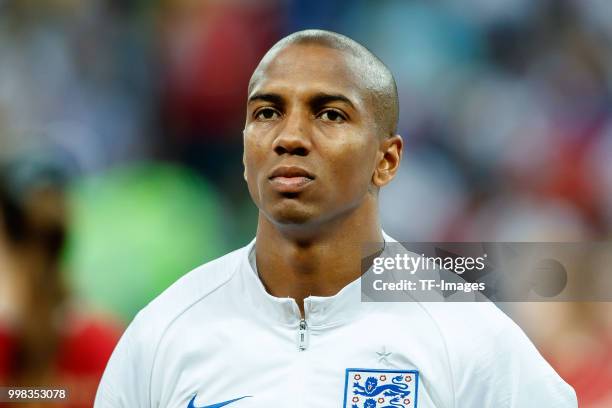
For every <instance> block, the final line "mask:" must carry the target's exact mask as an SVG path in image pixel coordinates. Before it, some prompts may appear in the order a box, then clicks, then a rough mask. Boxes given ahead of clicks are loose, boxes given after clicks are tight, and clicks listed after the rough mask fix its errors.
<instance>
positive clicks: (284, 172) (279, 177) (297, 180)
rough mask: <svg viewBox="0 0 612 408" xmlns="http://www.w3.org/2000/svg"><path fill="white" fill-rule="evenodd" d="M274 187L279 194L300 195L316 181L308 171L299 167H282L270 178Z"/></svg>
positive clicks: (274, 171) (275, 170)
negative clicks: (299, 193)
mask: <svg viewBox="0 0 612 408" xmlns="http://www.w3.org/2000/svg"><path fill="white" fill-rule="evenodd" d="M268 179H269V180H270V183H271V184H272V187H273V188H274V189H275V190H276V191H278V192H279V193H298V192H300V191H302V190H303V189H304V188H306V187H307V186H308V185H310V183H312V182H313V181H314V179H315V176H314V175H313V174H312V173H310V172H308V171H307V170H305V169H303V168H301V167H297V166H280V167H277V168H276V169H274V170H273V171H272V173H271V174H270V177H269V178H268Z"/></svg>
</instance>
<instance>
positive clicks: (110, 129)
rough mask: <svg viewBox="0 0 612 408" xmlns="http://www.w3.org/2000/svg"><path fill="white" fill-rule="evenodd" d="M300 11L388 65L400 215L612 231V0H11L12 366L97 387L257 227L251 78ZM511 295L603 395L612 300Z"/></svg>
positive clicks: (592, 407)
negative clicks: (248, 114)
mask: <svg viewBox="0 0 612 408" xmlns="http://www.w3.org/2000/svg"><path fill="white" fill-rule="evenodd" d="M304 28H325V29H330V30H333V31H337V32H340V33H343V34H346V35H348V36H350V37H352V38H354V39H355V40H357V41H359V42H361V43H363V44H364V45H366V46H367V47H369V48H370V49H371V50H372V51H374V53H376V54H377V55H378V56H379V57H380V58H381V59H382V60H383V61H385V62H386V63H387V64H388V66H389V67H390V68H391V70H392V71H393V73H394V75H395V77H396V80H397V83H398V87H399V93H400V105H401V118H400V133H401V134H402V135H403V136H404V140H405V142H406V148H405V154H404V160H403V163H402V167H401V171H400V174H399V177H398V178H397V179H396V180H395V181H394V182H393V183H392V184H391V185H390V186H388V187H387V188H386V189H384V190H383V192H382V194H381V213H382V219H383V225H384V227H385V229H386V231H387V232H388V233H389V234H390V235H392V236H394V237H395V238H397V239H398V240H406V241H593V240H600V241H601V240H608V241H609V240H610V239H611V238H612V237H611V235H612V234H611V232H612V101H611V91H612V87H611V85H612V46H611V44H612V2H610V1H609V0H574V1H571V0H542V1H537V2H534V1H529V0H439V1H425V0H423V1H408V0H397V1H393V0H386V1H374V0H370V1H366V0H354V1H331V0H326V1H323V0H310V1H296V0H224V1H220V0H216V1H212V0H105V1H103V0H87V1H82V0H0V384H12V385H16V384H23V385H33V384H70V385H72V386H73V388H74V389H76V390H78V392H77V393H78V395H76V396H75V399H74V401H77V402H79V403H78V404H77V403H75V404H73V405H71V406H90V405H91V398H92V396H93V393H94V392H95V387H96V384H97V381H98V379H99V376H100V374H101V372H102V370H103V368H104V365H105V363H106V359H107V358H108V356H109V355H110V352H111V351H112V349H113V347H114V345H115V342H116V341H117V339H118V336H119V335H120V334H121V332H122V330H123V328H124V327H125V325H126V324H127V323H128V322H129V321H130V319H131V318H133V316H134V315H135V313H136V312H137V311H138V310H139V309H140V308H142V307H143V306H144V305H146V303H147V302H148V301H150V300H151V299H152V298H153V297H155V296H156V295H157V294H159V293H160V292H161V291H162V290H163V289H164V288H166V287H167V286H168V285H169V284H170V283H172V282H173V281H175V280H176V279H177V278H178V277H180V276H181V275H182V274H184V273H185V272H187V271H188V270H190V269H191V268H193V267H195V266H197V265H199V264H202V263H204V262H206V261H208V260H210V259H212V258H215V257H217V256H220V255H222V254H224V253H226V252H228V251H229V250H232V249H235V248H238V247H240V246H243V245H245V244H246V243H247V242H249V241H250V240H251V239H252V237H253V236H254V233H255V226H256V216H257V211H256V208H255V207H254V205H253V204H252V203H251V200H250V198H249V196H248V191H247V189H246V186H245V184H244V182H243V179H242V163H241V155H242V128H243V124H244V110H245V100H246V86H247V82H248V79H249V76H250V74H251V72H252V70H253V69H254V67H255V66H256V65H257V62H258V60H259V58H261V56H262V55H263V54H264V53H265V51H266V50H267V49H268V48H269V47H270V46H271V45H272V44H273V43H275V42H276V41H277V40H278V39H280V38H281V37H282V36H284V35H286V34H288V33H291V32H293V31H296V30H300V29H304ZM608 265H610V264H608ZM610 268H611V269H612V267H610ZM504 309H505V310H506V311H507V312H508V313H509V314H511V316H512V317H513V318H514V319H515V320H516V321H517V322H518V323H519V324H520V325H521V326H522V327H523V329H524V330H525V331H526V332H527V334H528V335H529V336H530V338H531V339H532V340H533V341H534V342H535V344H536V345H537V347H538V349H539V350H540V352H541V353H542V354H543V355H544V356H545V357H546V358H547V359H548V361H549V362H550V363H551V364H553V366H554V367H555V368H556V369H557V371H558V372H559V373H560V374H561V376H562V377H563V378H564V379H565V380H566V381H568V382H569V383H570V384H572V385H573V386H574V388H575V389H576V391H577V393H578V398H579V402H580V406H581V407H583V408H603V407H612V306H611V305H610V303H603V302H600V303H595V302H593V303H588V302H582V303H546V304H544V303H540V304H532V303H529V304H526V303H525V304H510V305H504ZM79 404H80V405H79ZM20 406H24V405H22V404H20ZM46 406H48V405H46Z"/></svg>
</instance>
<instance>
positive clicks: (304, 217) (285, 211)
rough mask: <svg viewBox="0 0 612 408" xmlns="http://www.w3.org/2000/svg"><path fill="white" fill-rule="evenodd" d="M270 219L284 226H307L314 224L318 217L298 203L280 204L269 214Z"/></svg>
mask: <svg viewBox="0 0 612 408" xmlns="http://www.w3.org/2000/svg"><path fill="white" fill-rule="evenodd" d="M268 218H269V219H270V220H271V221H272V222H273V223H274V224H279V225H284V226H290V225H295V226H299V225H305V224H308V223H310V222H312V221H313V220H314V219H315V218H316V216H315V214H314V213H313V212H312V211H311V210H310V209H308V208H307V207H306V206H305V205H303V204H301V203H296V202H289V203H287V202H285V203H279V204H278V205H276V206H275V208H272V209H271V211H269V212H268Z"/></svg>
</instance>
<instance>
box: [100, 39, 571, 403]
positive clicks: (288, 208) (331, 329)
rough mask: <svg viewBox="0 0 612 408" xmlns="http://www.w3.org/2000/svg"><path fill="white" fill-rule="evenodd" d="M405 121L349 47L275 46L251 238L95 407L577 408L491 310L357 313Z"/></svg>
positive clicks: (168, 311) (136, 326) (388, 88)
mask: <svg viewBox="0 0 612 408" xmlns="http://www.w3.org/2000/svg"><path fill="white" fill-rule="evenodd" d="M397 118H398V103H397V91H396V86H395V82H394V79H393V76H392V75H391V73H390V72H389V70H388V69H387V68H386V67H385V66H384V64H383V63H382V62H381V61H380V60H378V59H377V58H376V57H375V56H374V55H372V54H371V53H370V52H369V51H368V50H367V49H365V48H364V47H362V46H361V45H359V44H357V43H356V42H354V41H353V40H351V39H349V38H347V37H344V36H341V35H339V34H335V33H331V32H327V31H320V30H308V31H302V32H298V33H294V34H292V35H290V36H288V37H286V38H284V39H283V40H281V41H280V42H279V43H277V44H276V45H275V46H274V47H272V49H271V50H270V51H268V53H267V54H266V55H265V56H264V58H263V59H262V61H261V63H260V64H259V66H258V67H257V69H256V70H255V72H254V74H253V76H252V78H251V81H250V84H249V89H248V102H247V118H246V125H245V129H244V167H245V171H244V176H245V179H246V181H247V184H248V187H249V192H250V194H251V197H252V198H253V201H254V202H255V204H256V205H257V206H258V208H259V219H258V227H257V237H256V240H254V241H253V242H252V243H251V244H249V245H248V246H246V247H245V248H242V249H239V250H237V251H235V252H232V253H230V254H228V255H226V256H224V257H222V258H220V259H217V260H215V261H213V262H210V263H208V264H206V265H204V266H202V267H200V268H197V269H196V270H194V271H192V272H190V273H189V274H187V275H186V276H184V277H183V278H181V279H180V280H179V281H178V282H177V283H175V284H174V285H173V286H172V287H170V288H169V289H168V290H167V291H165V292H164V293H163V294H162V295H161V296H159V297H158V298H157V299H156V300H154V301H153V302H152V303H151V304H149V305H148V306H147V307H146V308H145V309H144V310H142V311H141V312H140V313H139V314H138V316H137V317H136V318H135V320H134V321H133V322H132V324H131V325H130V327H129V328H128V329H127V331H126V333H125V334H124V336H123V338H122V340H121V341H120V344H119V345H118V347H117V349H116V350H115V352H114V354H113V357H112V358H111V360H110V362H109V365H108V368H107V370H106V372H105V374H104V378H103V380H102V383H101V385H100V388H99V390H98V395H97V399H96V407H100V408H101V407H125V408H127V407H129V408H135V407H168V408H170V407H172V408H179V407H180V408H207V407H208V408H211V407H222V406H226V405H231V406H232V407H236V408H239V407H245V408H247V407H326V408H327V407H340V406H342V407H350V408H362V407H371V408H372V407H421V408H422V407H440V408H442V407H449V408H450V407H463V408H465V407H479V408H480V407H496V408H497V407H518V406H521V407H549V406H550V407H575V406H576V400H575V395H574V392H573V390H572V389H571V388H570V387H569V386H568V385H567V384H565V383H564V382H563V381H562V380H561V379H560V378H559V377H558V376H557V374H556V373H555V372H554V371H553V370H552V368H551V367H550V366H549V365H548V364H547V363H546V362H545V361H544V360H543V359H542V357H541V356H540V355H539V354H538V352H537V351H536V350H535V348H534V347H533V346H532V345H531V343H530V342H529V340H528V339H527V338H526V336H525V335H524V334H523V333H522V332H521V330H520V329H519V328H518V327H517V326H516V325H515V324H514V323H513V322H512V321H511V320H510V319H508V318H507V317H506V316H505V315H504V314H503V313H501V312H500V311H499V310H498V309H497V308H496V307H495V306H494V305H492V304H490V303H462V304H450V303H427V302H406V303H367V302H361V297H360V285H359V277H360V275H361V269H360V259H361V257H362V254H361V247H360V245H358V244H359V243H362V242H383V241H391V238H389V237H386V236H384V235H383V232H382V231H381V228H380V224H379V219H378V214H377V197H378V190H379V189H380V188H381V187H383V186H384V185H385V184H387V183H389V182H390V181H391V180H392V179H393V177H394V176H395V174H396V171H397V169H398V166H399V163H400V159H401V153H402V139H401V137H400V136H399V135H397V134H396V124H397Z"/></svg>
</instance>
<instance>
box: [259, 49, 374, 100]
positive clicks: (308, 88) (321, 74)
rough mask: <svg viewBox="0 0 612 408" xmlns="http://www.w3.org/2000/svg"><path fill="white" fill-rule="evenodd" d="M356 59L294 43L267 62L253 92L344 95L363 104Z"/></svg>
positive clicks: (337, 52) (344, 53) (345, 54)
mask: <svg viewBox="0 0 612 408" xmlns="http://www.w3.org/2000/svg"><path fill="white" fill-rule="evenodd" d="M362 83H363V81H362V80H360V74H359V64H358V61H357V58H355V57H354V56H352V55H351V54H350V53H349V52H347V51H341V50H336V49H333V48H329V47H325V46H322V45H318V44H293V45H289V46H287V47H285V48H283V49H281V50H280V51H278V52H276V53H274V54H273V55H271V56H270V57H269V58H266V59H264V61H262V63H261V64H260V66H259V67H258V68H257V70H256V71H255V73H254V75H253V79H252V83H251V87H250V92H249V94H254V93H257V92H262V91H277V92H283V91H286V92H296V93H309V92H313V93H316V92H324V93H335V94H343V95H345V96H347V97H349V98H350V99H352V100H353V101H354V102H355V103H357V104H361V103H363V101H364V100H365V98H366V97H367V95H366V93H365V89H364V86H363V84H362Z"/></svg>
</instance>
